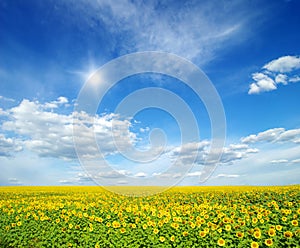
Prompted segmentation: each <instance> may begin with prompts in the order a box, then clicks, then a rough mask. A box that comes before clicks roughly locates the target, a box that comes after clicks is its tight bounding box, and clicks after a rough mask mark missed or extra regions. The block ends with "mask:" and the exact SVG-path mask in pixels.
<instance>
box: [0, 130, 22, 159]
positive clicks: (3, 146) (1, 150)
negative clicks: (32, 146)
mask: <svg viewBox="0 0 300 248" xmlns="http://www.w3.org/2000/svg"><path fill="white" fill-rule="evenodd" d="M22 149H23V148H22V145H21V144H20V142H19V141H17V140H16V139H13V138H6V137H5V136H4V135H3V134H0V157H10V156H13V154H14V153H15V152H19V151H22Z"/></svg>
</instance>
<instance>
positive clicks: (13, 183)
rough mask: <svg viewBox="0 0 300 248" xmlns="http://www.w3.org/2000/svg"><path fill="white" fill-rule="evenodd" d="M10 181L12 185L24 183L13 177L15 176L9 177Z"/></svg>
mask: <svg viewBox="0 0 300 248" xmlns="http://www.w3.org/2000/svg"><path fill="white" fill-rule="evenodd" d="M8 182H9V183H10V184H12V185H22V184H23V183H22V182H21V181H20V180H18V179H17V178H15V177H13V178H8Z"/></svg>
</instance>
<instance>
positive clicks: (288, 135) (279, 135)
mask: <svg viewBox="0 0 300 248" xmlns="http://www.w3.org/2000/svg"><path fill="white" fill-rule="evenodd" d="M241 142H242V143H244V144H250V143H256V142H293V143H296V144H299V143H300V129H290V130H285V129H284V128H272V129H268V130H266V131H263V132H260V133H258V134H251V135H249V136H246V137H243V138H241Z"/></svg>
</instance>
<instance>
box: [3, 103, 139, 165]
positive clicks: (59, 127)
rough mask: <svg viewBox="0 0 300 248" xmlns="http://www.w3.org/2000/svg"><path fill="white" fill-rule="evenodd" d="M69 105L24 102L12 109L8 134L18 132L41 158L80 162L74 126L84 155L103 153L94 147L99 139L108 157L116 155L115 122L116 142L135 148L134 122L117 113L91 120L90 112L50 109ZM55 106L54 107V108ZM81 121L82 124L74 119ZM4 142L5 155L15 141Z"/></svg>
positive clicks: (20, 137) (6, 127) (9, 111)
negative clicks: (65, 111) (132, 124)
mask: <svg viewBox="0 0 300 248" xmlns="http://www.w3.org/2000/svg"><path fill="white" fill-rule="evenodd" d="M65 103H68V100H67V99H66V98H65V97H61V98H59V99H58V100H57V101H55V102H50V103H49V104H48V103H44V104H41V103H39V102H37V101H30V100H27V99H24V100H23V101H22V102H21V103H20V104H19V105H18V106H16V107H13V108H11V109H10V110H8V113H9V115H8V120H5V121H3V123H2V129H3V130H4V131H10V132H14V133H15V135H16V136H18V137H19V139H22V140H23V142H22V143H23V145H24V146H25V147H26V148H27V149H29V150H30V151H32V152H34V153H36V154H38V155H39V156H41V157H54V158H60V159H76V158H77V154H76V151H75V149H74V143H73V125H77V128H76V134H75V135H77V136H78V137H79V138H78V139H77V142H79V144H78V145H79V146H80V147H81V152H83V153H84V155H86V156H90V157H95V156H97V154H99V150H98V147H97V146H92V145H91V144H93V141H94V139H95V137H96V141H97V144H98V146H99V147H100V148H102V149H101V152H102V153H103V154H104V155H109V154H113V153H114V152H116V148H115V145H114V139H113V138H112V137H111V127H112V124H113V123H114V127H115V129H114V131H115V133H116V136H115V139H116V138H117V139H119V141H118V144H119V146H120V147H121V148H122V147H128V146H131V145H132V142H133V141H132V140H134V139H135V134H133V133H131V132H130V131H129V127H130V122H129V121H128V120H120V119H119V118H118V116H116V115H114V114H106V115H103V116H94V117H91V116H89V115H87V114H86V113H70V114H60V113H58V112H54V111H53V109H52V110H51V111H48V110H47V109H46V108H48V106H50V105H52V104H54V105H53V106H57V105H60V104H65ZM53 106H52V107H53ZM74 119H75V120H78V119H80V120H81V121H80V123H78V122H76V121H75V122H74V123H73V120H74ZM0 139H1V143H2V151H4V152H2V154H6V153H7V152H5V151H8V150H9V148H7V149H6V150H5V147H9V146H13V145H14V144H13V143H14V142H13V140H11V139H5V138H4V137H0Z"/></svg>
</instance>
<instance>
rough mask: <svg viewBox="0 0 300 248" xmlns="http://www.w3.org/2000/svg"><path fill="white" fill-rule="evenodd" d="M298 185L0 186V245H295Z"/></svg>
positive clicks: (299, 240) (299, 233) (298, 241)
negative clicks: (129, 189) (133, 190)
mask: <svg viewBox="0 0 300 248" xmlns="http://www.w3.org/2000/svg"><path fill="white" fill-rule="evenodd" d="M124 189H125V188H124ZM140 190H145V191H146V190H151V189H150V188H140ZM299 190H300V186H299V185H298V186H285V187H175V188H172V189H170V190H168V191H166V192H163V193H161V194H156V195H154V196H146V197H128V196H124V195H118V194H114V193H111V192H109V191H105V190H104V189H102V188H101V187H0V247H26V248H27V247H95V248H97V247H222V246H224V247H252V248H255V247H300V228H299V216H300V191H299Z"/></svg>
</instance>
